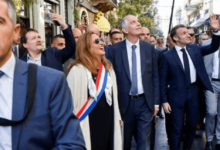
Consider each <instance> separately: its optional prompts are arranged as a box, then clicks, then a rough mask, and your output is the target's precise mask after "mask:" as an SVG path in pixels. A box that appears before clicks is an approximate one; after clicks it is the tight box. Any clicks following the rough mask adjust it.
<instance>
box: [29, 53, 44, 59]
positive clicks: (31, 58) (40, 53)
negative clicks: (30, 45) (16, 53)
mask: <svg viewBox="0 0 220 150" xmlns="http://www.w3.org/2000/svg"><path fill="white" fill-rule="evenodd" d="M28 59H30V60H34V61H38V60H40V59H41V53H40V55H39V57H38V58H36V59H33V58H32V57H31V56H30V55H29V53H28V54H27V60H28Z"/></svg>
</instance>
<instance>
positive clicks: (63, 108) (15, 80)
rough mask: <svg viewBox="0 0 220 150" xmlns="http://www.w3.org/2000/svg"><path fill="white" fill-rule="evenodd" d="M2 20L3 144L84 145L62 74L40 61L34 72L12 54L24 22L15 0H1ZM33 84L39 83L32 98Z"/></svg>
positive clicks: (41, 148) (18, 149)
mask: <svg viewBox="0 0 220 150" xmlns="http://www.w3.org/2000/svg"><path fill="white" fill-rule="evenodd" d="M0 20H1V21H2V22H1V24H0V33H1V34H0V104H1V105H0V133H1V136H0V149H7V150H45V149H63V150H64V149H65V150H73V149H74V150H85V149H86V148H85V143H84V140H83V136H82V132H81V129H80V126H79V121H78V119H77V118H76V117H75V116H74V114H73V104H72V99H71V93H70V90H69V88H68V85H67V82H66V80H65V76H64V74H63V73H62V72H60V71H56V70H54V69H50V68H46V67H41V66H36V73H34V74H33V71H32V72H30V70H29V69H28V68H29V65H28V64H27V63H26V62H24V61H21V60H19V59H17V58H16V57H15V56H14V54H13V53H12V43H13V41H14V40H15V39H16V38H17V37H18V36H19V32H20V25H19V24H16V11H15V6H14V4H13V2H12V1H11V0H0ZM32 67H34V66H32ZM30 74H32V76H31V77H30V78H29V75H30ZM35 77H36V80H32V79H35ZM29 79H31V80H29ZM35 82H36V84H33V83H35ZM27 85H28V87H27ZM30 85H33V86H34V85H35V86H34V89H35V90H33V91H32V92H31V97H30V92H28V94H27V91H29V89H32V88H30V87H31V86H30ZM34 95H35V96H34ZM32 96H33V97H32ZM31 102H33V104H32V105H31ZM30 106H32V107H30ZM29 107H30V108H31V109H29ZM28 110H30V111H28ZM25 114H28V115H27V117H25V116H26V115H25ZM22 118H24V119H22Z"/></svg>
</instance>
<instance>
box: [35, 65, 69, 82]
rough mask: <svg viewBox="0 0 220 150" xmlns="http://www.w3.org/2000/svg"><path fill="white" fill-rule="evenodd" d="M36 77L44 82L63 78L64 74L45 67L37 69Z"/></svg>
mask: <svg viewBox="0 0 220 150" xmlns="http://www.w3.org/2000/svg"><path fill="white" fill-rule="evenodd" d="M37 76H38V79H39V80H40V81H41V80H44V81H46V82H50V81H54V80H57V79H63V78H65V74H64V73H63V72H61V71H59V70H56V69H52V68H49V67H46V66H38V67H37ZM45 79H46V80H45Z"/></svg>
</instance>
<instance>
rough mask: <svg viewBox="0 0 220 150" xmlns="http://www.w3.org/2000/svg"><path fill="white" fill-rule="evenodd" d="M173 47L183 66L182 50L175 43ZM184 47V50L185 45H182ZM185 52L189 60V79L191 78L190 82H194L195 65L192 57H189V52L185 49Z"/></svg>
mask: <svg viewBox="0 0 220 150" xmlns="http://www.w3.org/2000/svg"><path fill="white" fill-rule="evenodd" d="M175 48H176V52H177V54H178V56H179V58H180V61H181V63H182V65H183V68H184V62H183V52H182V51H181V49H182V48H181V47H179V46H177V45H175ZM184 49H185V50H186V47H184ZM186 54H187V57H188V60H189V68H190V79H191V83H194V82H196V69H195V66H194V64H193V62H192V59H191V57H190V56H189V53H188V51H187V50H186Z"/></svg>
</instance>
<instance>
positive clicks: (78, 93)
mask: <svg viewBox="0 0 220 150" xmlns="http://www.w3.org/2000/svg"><path fill="white" fill-rule="evenodd" d="M67 82H68V85H69V88H70V90H71V93H72V97H73V105H74V113H75V114H76V115H77V116H78V118H79V120H80V121H81V122H80V125H81V128H82V132H83V136H84V139H85V142H86V147H87V149H88V150H122V143H123V142H122V132H121V125H122V121H121V115H120V112H119V107H118V99H117V85H116V77H115V73H114V70H113V68H112V64H111V63H110V61H108V60H107V59H106V58H105V50H104V42H103V41H102V40H101V39H99V37H98V35H96V34H94V33H91V32H89V33H85V34H83V35H82V36H81V37H80V38H79V40H78V42H77V47H76V59H75V61H74V62H72V63H71V64H70V66H69V74H68V76H67Z"/></svg>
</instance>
